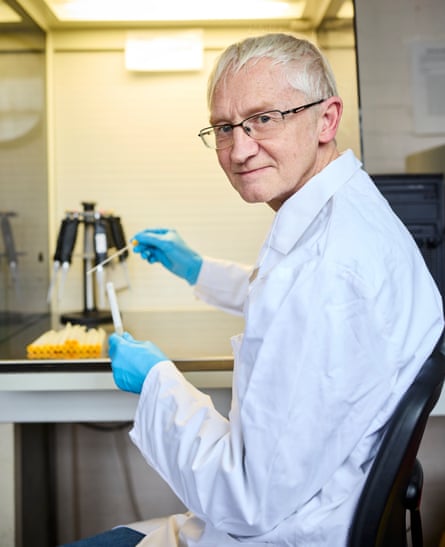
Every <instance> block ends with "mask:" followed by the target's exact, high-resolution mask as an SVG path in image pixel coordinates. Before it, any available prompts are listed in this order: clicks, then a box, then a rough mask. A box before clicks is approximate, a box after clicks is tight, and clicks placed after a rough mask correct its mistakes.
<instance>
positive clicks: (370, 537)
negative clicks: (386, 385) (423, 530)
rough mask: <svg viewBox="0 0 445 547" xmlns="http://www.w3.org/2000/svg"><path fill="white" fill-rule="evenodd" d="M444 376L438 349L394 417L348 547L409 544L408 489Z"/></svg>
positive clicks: (385, 436)
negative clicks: (407, 536)
mask: <svg viewBox="0 0 445 547" xmlns="http://www.w3.org/2000/svg"><path fill="white" fill-rule="evenodd" d="M444 377H445V357H444V355H442V353H440V352H439V351H438V350H435V351H434V353H433V354H432V355H431V357H429V359H428V360H427V361H426V362H425V364H424V365H423V367H422V368H421V370H420V371H419V373H418V375H417V376H416V378H415V380H414V382H413V383H412V384H411V386H410V387H409V389H408V390H407V392H406V393H405V394H404V395H403V397H402V399H401V400H400V402H399V404H398V405H397V408H396V410H395V412H394V414H393V415H392V417H391V418H390V420H389V423H388V425H387V428H386V431H385V434H384V437H383V440H382V443H381V445H380V447H379V450H378V452H377V456H376V458H375V460H374V462H373V464H372V466H371V469H370V472H369V475H368V478H367V480H366V483H365V486H364V488H363V491H362V494H361V497H360V499H359V502H358V505H357V509H356V512H355V515H354V519H353V522H352V526H351V529H350V531H349V538H348V547H406V545H407V538H406V507H405V504H404V500H405V494H406V489H407V486H408V483H409V481H410V478H411V474H412V472H413V469H414V464H415V462H416V456H417V451H418V449H419V445H420V441H421V439H422V436H423V433H424V431H425V427H426V423H427V420H428V416H429V414H430V412H431V410H432V409H433V407H434V405H435V404H436V402H437V400H438V398H439V396H440V392H441V390H442V386H443V382H444Z"/></svg>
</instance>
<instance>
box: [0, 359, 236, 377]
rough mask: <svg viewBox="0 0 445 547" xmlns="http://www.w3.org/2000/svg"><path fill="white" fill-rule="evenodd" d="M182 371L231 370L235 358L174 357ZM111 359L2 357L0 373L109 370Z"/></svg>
mask: <svg viewBox="0 0 445 547" xmlns="http://www.w3.org/2000/svg"><path fill="white" fill-rule="evenodd" d="M172 360H173V362H174V363H175V365H176V366H177V367H178V369H179V370H180V371H181V372H211V371H231V370H232V369H233V358H232V357H228V356H221V357H218V356H215V357H202V358H196V359H178V360H175V359H172ZM110 369H111V367H110V359H109V358H107V357H104V358H99V359H72V360H68V359H66V360H58V359H53V360H51V359H15V360H10V359H8V360H1V359H0V375H1V374H5V373H9V374H11V373H13V374H23V373H30V372H32V373H39V372H109V371H110Z"/></svg>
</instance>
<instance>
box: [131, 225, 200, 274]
mask: <svg viewBox="0 0 445 547" xmlns="http://www.w3.org/2000/svg"><path fill="white" fill-rule="evenodd" d="M132 239H133V241H137V245H135V246H134V248H133V250H134V251H135V252H136V253H140V255H141V256H142V258H145V260H147V261H148V262H150V264H153V263H154V262H160V263H161V264H162V265H163V266H165V267H166V268H167V270H170V271H171V272H172V273H174V274H176V275H177V276H179V277H182V279H185V280H186V281H187V282H188V283H189V284H190V285H194V284H195V283H196V280H197V279H198V275H199V272H200V270H201V266H202V258H201V256H200V255H199V254H197V253H195V251H193V250H192V249H190V247H188V246H187V245H186V243H185V242H184V241H183V239H182V238H181V237H180V236H179V235H178V233H177V232H176V230H169V229H167V228H159V229H152V230H143V231H142V232H139V233H137V234H136V235H135V236H133V238H132Z"/></svg>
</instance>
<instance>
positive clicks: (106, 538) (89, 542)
mask: <svg viewBox="0 0 445 547" xmlns="http://www.w3.org/2000/svg"><path fill="white" fill-rule="evenodd" d="M143 537H145V536H144V534H141V533H140V532H136V530H132V529H131V528H125V527H124V526H121V527H119V528H113V530H108V531H107V532H103V533H102V534H98V535H97V536H92V537H89V538H86V539H80V540H79V541H74V542H72V543H65V544H64V545H61V546H60V547H134V546H135V545H137V544H138V543H139V542H140V541H141V539H142V538H143Z"/></svg>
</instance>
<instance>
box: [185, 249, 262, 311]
mask: <svg viewBox="0 0 445 547" xmlns="http://www.w3.org/2000/svg"><path fill="white" fill-rule="evenodd" d="M251 272H252V268H251V267H250V266H247V265H243V264H236V263H233V262H228V261H225V260H217V259H210V258H204V260H203V263H202V267H201V271H200V273H199V276H198V280H197V284H196V286H195V295H196V296H197V297H198V298H199V299H200V300H203V301H204V302H206V303H207V304H210V305H211V306H214V307H216V308H219V309H221V310H224V311H226V312H229V313H232V314H235V315H241V314H242V311H243V306H244V302H245V299H246V296H247V291H248V287H249V276H250V275H251Z"/></svg>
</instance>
